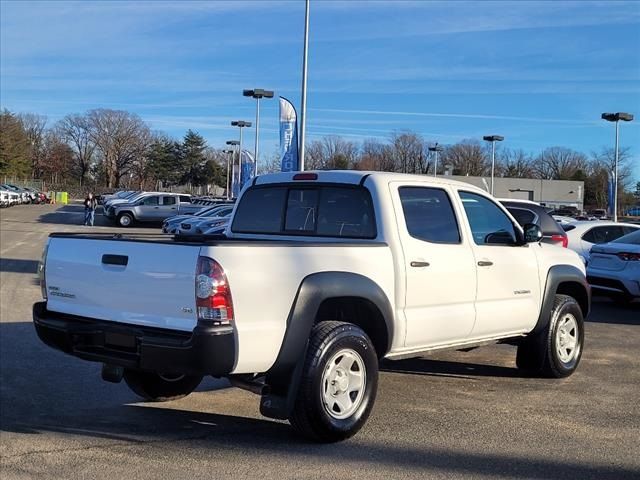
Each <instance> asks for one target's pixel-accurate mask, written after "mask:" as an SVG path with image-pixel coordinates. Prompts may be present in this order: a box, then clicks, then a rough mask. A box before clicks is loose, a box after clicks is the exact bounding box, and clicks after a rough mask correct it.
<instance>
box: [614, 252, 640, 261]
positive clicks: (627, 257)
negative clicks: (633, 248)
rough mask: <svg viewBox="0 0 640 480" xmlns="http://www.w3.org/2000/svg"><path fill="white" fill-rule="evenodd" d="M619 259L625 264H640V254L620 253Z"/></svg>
mask: <svg viewBox="0 0 640 480" xmlns="http://www.w3.org/2000/svg"><path fill="white" fill-rule="evenodd" d="M617 257H618V258H619V259H620V260H622V261H625V262H640V253H631V252H620V253H618V254H617Z"/></svg>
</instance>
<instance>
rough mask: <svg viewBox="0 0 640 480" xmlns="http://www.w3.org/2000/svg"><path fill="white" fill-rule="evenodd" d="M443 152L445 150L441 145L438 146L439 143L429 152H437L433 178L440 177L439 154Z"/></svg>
mask: <svg viewBox="0 0 640 480" xmlns="http://www.w3.org/2000/svg"><path fill="white" fill-rule="evenodd" d="M442 150H443V148H442V147H441V146H440V145H438V142H436V143H435V144H434V146H433V147H429V151H430V152H436V163H435V165H434V167H433V176H434V177H437V176H438V152H441V151H442Z"/></svg>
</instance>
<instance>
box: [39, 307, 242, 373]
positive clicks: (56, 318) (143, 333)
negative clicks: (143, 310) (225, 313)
mask: <svg viewBox="0 0 640 480" xmlns="http://www.w3.org/2000/svg"><path fill="white" fill-rule="evenodd" d="M33 323H34V325H35V327H36V332H37V333H38V336H39V337H40V339H41V340H42V341H43V342H44V343H45V344H47V345H49V346H50V347H53V348H55V349H57V350H62V351H63V352H65V353H68V354H70V355H73V356H76V357H79V358H82V359H84V360H89V361H93V362H102V363H107V364H111V365H118V366H121V367H125V368H132V369H138V370H148V371H154V372H162V373H184V374H189V375H214V376H221V375H226V374H228V373H230V372H231V371H232V370H233V367H234V364H235V358H236V347H235V338H234V334H233V328H231V327H209V326H204V325H198V326H196V328H195V329H194V330H193V332H180V331H175V330H165V329H160V328H151V327H143V326H139V325H129V324H124V323H116V322H108V321H103V320H96V319H91V318H86V317H78V316H74V315H66V314H62V313H57V312H50V311H48V310H47V304H46V302H39V303H36V304H34V305H33Z"/></svg>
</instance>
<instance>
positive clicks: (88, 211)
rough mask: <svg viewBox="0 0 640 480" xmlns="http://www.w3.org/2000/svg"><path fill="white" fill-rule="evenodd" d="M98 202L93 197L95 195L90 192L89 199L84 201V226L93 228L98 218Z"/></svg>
mask: <svg viewBox="0 0 640 480" xmlns="http://www.w3.org/2000/svg"><path fill="white" fill-rule="evenodd" d="M97 206H98V201H97V200H96V198H95V197H94V196H93V193H91V192H89V194H88V195H87V198H85V199H84V224H85V225H91V226H92V227H93V221H94V219H95V216H96V207H97Z"/></svg>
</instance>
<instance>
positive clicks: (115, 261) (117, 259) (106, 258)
mask: <svg viewBox="0 0 640 480" xmlns="http://www.w3.org/2000/svg"><path fill="white" fill-rule="evenodd" d="M102 263H104V264H105V265H121V266H123V267H126V266H127V264H128V263H129V257H127V256H126V255H112V254H105V255H102Z"/></svg>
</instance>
